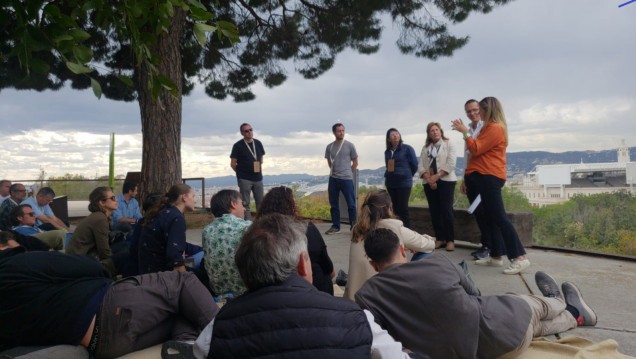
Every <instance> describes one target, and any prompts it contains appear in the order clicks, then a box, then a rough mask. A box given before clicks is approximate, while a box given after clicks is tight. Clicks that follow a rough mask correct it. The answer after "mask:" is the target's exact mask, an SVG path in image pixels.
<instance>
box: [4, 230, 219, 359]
mask: <svg viewBox="0 0 636 359" xmlns="http://www.w3.org/2000/svg"><path fill="white" fill-rule="evenodd" d="M0 283H2V285H1V286H0V323H13V325H0V344H2V345H5V346H35V345H58V344H70V345H82V346H84V347H86V348H87V349H88V350H89V351H90V352H92V353H93V356H94V357H95V358H113V357H119V356H122V355H124V354H127V353H130V352H134V351H137V350H141V349H143V348H147V347H150V346H153V345H157V344H160V343H162V342H165V341H166V340H169V339H170V338H173V339H178V340H183V341H186V340H193V339H195V338H196V336H197V335H198V334H199V333H200V332H201V330H202V329H203V328H204V327H205V326H206V325H207V324H208V323H209V322H210V320H212V318H214V315H215V314H216V312H217V311H218V307H217V306H216V304H214V301H213V300H212V297H211V296H210V293H209V292H208V291H207V289H205V287H203V285H201V283H200V282H199V281H198V279H197V278H196V277H195V276H194V275H193V274H191V273H187V272H179V271H170V272H161V273H152V274H146V275H141V276H136V277H128V278H126V279H123V280H120V281H117V282H113V281H112V280H111V279H110V277H109V274H108V273H106V272H105V271H104V269H103V268H102V266H101V265H100V264H99V262H97V261H95V260H94V259H92V258H89V257H86V256H77V255H67V254H63V253H59V252H26V251H25V250H24V249H23V248H22V247H19V246H18V244H17V243H16V242H15V241H14V240H13V239H12V237H11V234H10V233H7V232H2V233H0Z"/></svg>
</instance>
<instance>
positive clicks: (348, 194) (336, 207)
mask: <svg viewBox="0 0 636 359" xmlns="http://www.w3.org/2000/svg"><path fill="white" fill-rule="evenodd" d="M328 192H329V205H330V206H331V211H330V212H331V223H332V225H333V226H334V227H336V228H338V229H340V201H339V198H340V192H342V195H343V196H344V198H345V201H347V210H348V211H349V224H350V225H352V226H353V225H354V224H355V223H356V220H357V211H356V198H355V194H354V190H353V180H344V179H339V178H333V177H331V176H329V187H328Z"/></svg>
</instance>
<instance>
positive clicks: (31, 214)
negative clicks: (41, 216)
mask: <svg viewBox="0 0 636 359" xmlns="http://www.w3.org/2000/svg"><path fill="white" fill-rule="evenodd" d="M24 215H25V216H30V217H35V213H33V212H28V213H24Z"/></svg>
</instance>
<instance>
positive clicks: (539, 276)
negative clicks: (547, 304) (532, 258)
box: [534, 271, 565, 303]
mask: <svg viewBox="0 0 636 359" xmlns="http://www.w3.org/2000/svg"><path fill="white" fill-rule="evenodd" d="M534 282H535V283H537V287H539V290H540V291H541V294H543V296H544V297H548V298H557V299H561V300H562V301H563V302H564V303H565V298H564V297H563V294H562V293H561V291H560V290H559V285H558V284H557V282H556V280H554V278H552V276H551V275H549V274H548V273H546V272H541V271H538V272H536V273H535V274H534Z"/></svg>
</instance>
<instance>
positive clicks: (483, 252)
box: [470, 247, 490, 259]
mask: <svg viewBox="0 0 636 359" xmlns="http://www.w3.org/2000/svg"><path fill="white" fill-rule="evenodd" d="M470 255H471V256H473V258H475V259H483V258H486V257H489V256H490V249H489V248H488V247H481V248H479V249H478V250H476V251H474V252H472V253H470Z"/></svg>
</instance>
